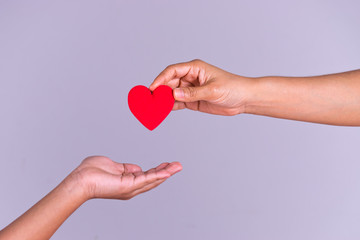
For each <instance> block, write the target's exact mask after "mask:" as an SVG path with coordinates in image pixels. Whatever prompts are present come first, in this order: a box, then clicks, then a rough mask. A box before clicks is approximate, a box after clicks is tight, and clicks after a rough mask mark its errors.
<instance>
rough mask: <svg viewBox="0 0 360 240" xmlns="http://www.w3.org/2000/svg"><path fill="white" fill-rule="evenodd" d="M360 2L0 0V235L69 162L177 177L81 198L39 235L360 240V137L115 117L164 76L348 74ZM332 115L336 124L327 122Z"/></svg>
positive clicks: (359, 48) (173, 118)
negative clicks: (159, 168)
mask: <svg viewBox="0 0 360 240" xmlns="http://www.w3.org/2000/svg"><path fill="white" fill-rule="evenodd" d="M359 9H360V2H359V1H356V0H352V1H347V0H336V1H323V0H322V1H314V0H305V1H288V0H276V1H265V0H263V1H254V0H244V1H235V0H233V1H194V0H192V1H189V0H183V1H165V0H162V1H158V0H156V1H130V0H129V1H120V0H105V1H94V0H76V1H47V0H43V1H40V0H33V1H25V0H23V1H16V0H0V110H1V115H0V116H1V119H0V153H1V154H0V157H1V159H0V204H1V205H0V228H3V227H5V226H6V225H7V224H9V223H10V222H11V221H13V220H14V219H15V218H16V217H18V216H19V215H21V214H22V213H23V212H24V211H26V210H27V209H28V208H29V207H31V206H32V205H33V204H34V203H36V202H37V201H38V200H39V199H40V198H42V197H43V196H44V195H45V194H46V193H48V192H49V191H50V190H51V189H52V188H54V187H55V186H56V185H57V184H58V183H59V182H60V181H61V180H62V179H63V178H64V177H65V176H66V175H67V174H68V173H69V172H70V171H72V169H74V168H75V167H76V166H77V165H78V164H79V163H80V162H81V160H82V159H83V158H85V157H86V156H89V155H105V156H108V157H110V158H112V159H113V160H115V161H118V162H130V163H136V164H139V165H140V166H142V167H143V168H144V169H147V168H150V167H153V166H154V165H157V164H159V163H160V162H163V161H180V162H181V163H182V164H183V167H184V169H183V171H182V172H181V173H179V174H177V175H175V176H174V177H172V178H171V179H169V180H168V181H167V182H165V183H164V184H163V185H161V186H160V187H158V188H157V189H155V190H153V191H151V192H148V193H145V194H143V195H141V196H137V197H135V198H134V199H132V200H130V201H116V200H91V201H89V202H87V203H85V204H84V205H83V206H82V207H81V208H80V209H79V210H78V211H76V212H75V213H74V214H73V215H72V216H71V217H70V218H69V219H68V221H66V222H65V224H64V225H63V226H62V227H61V228H60V229H59V230H58V231H57V233H56V234H55V235H54V237H53V239H58V240H59V239H93V240H99V239H110V240H111V239H174V240H182V239H209V240H210V239H211V240H213V239H247V240H272V239H274V240H279V239H281V240H282V239H294V240H297V239H299V240H300V239H301V240H303V239H314V240H315V239H316V240H318V239H327V240H332V239H334V240H335V239H336V240H338V239H342V240H352V239H359V238H360V204H359V203H360V174H359V173H360V128H354V127H335V126H326V125H319V124H312V123H302V122H296V121H289V120H280V119H274V118H267V117H261V116H252V115H239V116H235V117H222V116H213V115H206V114H203V113H199V112H191V111H188V110H183V111H178V112H172V113H171V114H170V115H169V117H168V118H167V119H166V120H165V121H164V122H163V123H162V124H161V125H160V126H159V127H158V128H157V129H155V130H154V131H153V132H150V131H148V130H147V129H146V128H145V127H143V126H142V125H141V124H140V123H139V122H138V121H137V120H136V119H135V118H134V117H133V116H132V114H131V113H130V111H129V109H128V106H127V94H128V92H129V90H130V89H131V88H132V87H133V86H135V85H138V84H142V85H147V86H149V85H150V83H151V82H152V81H153V79H154V78H155V77H156V76H157V74H158V73H160V71H162V70H163V68H165V67H166V66H167V65H169V64H172V63H176V62H181V61H188V60H192V59H194V58H200V59H203V60H205V61H207V62H209V63H211V64H214V65H216V66H219V67H221V68H223V69H225V70H227V71H230V72H233V73H237V74H240V75H245V76H251V77H257V76H265V75H286V76H309V75H318V74H326V73H334V72H342V71H347V70H353V69H357V68H359V66H360V44H359V43H360V30H359V26H360V15H359ZM339 114H341V113H339Z"/></svg>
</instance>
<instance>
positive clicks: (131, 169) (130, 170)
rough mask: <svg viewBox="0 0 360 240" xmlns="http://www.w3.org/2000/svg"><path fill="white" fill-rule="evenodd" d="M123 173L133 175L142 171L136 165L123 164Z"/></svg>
mask: <svg viewBox="0 0 360 240" xmlns="http://www.w3.org/2000/svg"><path fill="white" fill-rule="evenodd" d="M123 165H124V172H125V173H134V172H141V171H142V169H141V167H140V166H138V165H136V164H131V163H124V164H123Z"/></svg>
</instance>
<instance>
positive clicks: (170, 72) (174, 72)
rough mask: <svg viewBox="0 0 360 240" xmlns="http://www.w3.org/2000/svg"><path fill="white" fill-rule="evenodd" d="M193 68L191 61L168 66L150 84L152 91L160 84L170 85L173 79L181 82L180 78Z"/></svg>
mask: <svg viewBox="0 0 360 240" xmlns="http://www.w3.org/2000/svg"><path fill="white" fill-rule="evenodd" d="M190 69H191V64H190V63H189V62H185V63H177V64H174V65H170V66H168V67H166V68H165V69H164V70H163V71H162V72H161V73H160V74H159V75H158V76H157V77H156V78H155V80H154V81H153V83H152V84H151V85H150V87H149V89H150V91H154V90H155V89H156V88H157V87H158V86H160V85H168V83H169V82H170V81H172V80H176V82H177V84H179V81H180V78H182V77H184V76H185V75H186V74H187V73H188V72H189V71H190Z"/></svg>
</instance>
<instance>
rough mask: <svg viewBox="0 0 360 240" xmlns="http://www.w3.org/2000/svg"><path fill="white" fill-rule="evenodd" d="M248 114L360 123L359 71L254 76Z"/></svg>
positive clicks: (358, 124)
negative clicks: (308, 75) (316, 74)
mask: <svg viewBox="0 0 360 240" xmlns="http://www.w3.org/2000/svg"><path fill="white" fill-rule="evenodd" d="M251 92H252V95H251V98H250V99H249V101H248V103H247V105H246V113H251V114H257V115H265V116H271V117H277V118H285V119H293V120H300V121H307V122H316V123H324V124H332V125H348V126H360V70H356V71H351V72H345V73H338V74H332V75H324V76H316V77H261V78H256V79H254V84H253V86H252V90H251Z"/></svg>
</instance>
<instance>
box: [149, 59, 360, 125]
mask: <svg viewBox="0 0 360 240" xmlns="http://www.w3.org/2000/svg"><path fill="white" fill-rule="evenodd" d="M162 84H165V85H168V86H170V87H172V88H173V89H174V97H175V100H176V102H175V105H174V110H178V109H184V108H188V109H191V110H197V111H201V112H206V113H211V114H219V115H228V116H230V115H236V114H240V113H250V114H257V115H264V116H270V117H277V118H285V119H293V120H299V121H307V122H316V123H323V124H333V125H344V126H360V70H356V71H350V72H344V73H337V74H330V75H323V76H315V77H260V78H248V77H243V76H239V75H235V74H232V73H229V72H226V71H224V70H222V69H219V68H217V67H215V66H212V65H210V64H207V63H205V62H203V61H200V60H194V61H191V62H186V63H179V64H174V65H170V66H169V67H167V68H166V69H165V70H164V71H163V72H161V73H160V74H159V76H158V77H157V78H156V79H155V80H154V82H153V83H152V84H151V86H150V90H154V89H155V88H156V87H158V86H159V85H162Z"/></svg>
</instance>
